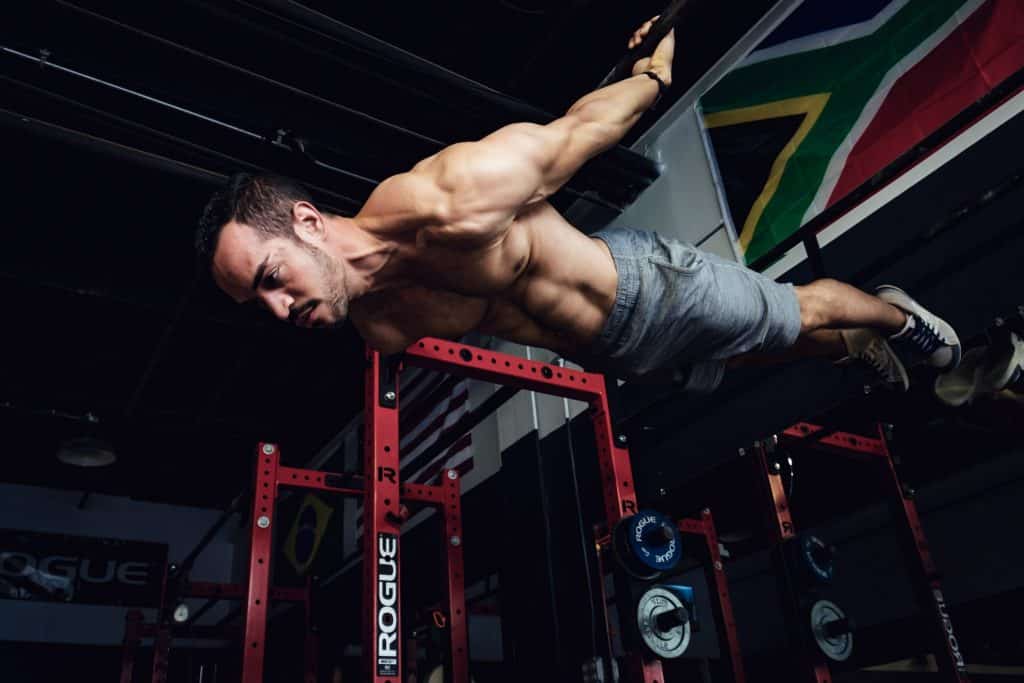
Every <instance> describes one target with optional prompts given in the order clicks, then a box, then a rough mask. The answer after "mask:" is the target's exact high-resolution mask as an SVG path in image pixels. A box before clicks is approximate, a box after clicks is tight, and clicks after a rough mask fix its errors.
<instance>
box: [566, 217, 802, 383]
mask: <svg viewBox="0 0 1024 683" xmlns="http://www.w3.org/2000/svg"><path fill="white" fill-rule="evenodd" d="M593 237H596V238H598V239H600V240H601V241H603V242H604V243H605V244H607V245H608V249H609V250H610V251H611V253H612V257H613V259H614V260H615V267H616V269H617V270H618V276H619V283H618V288H617V290H616V293H615V305H614V307H613V308H612V311H611V314H610V315H609V316H608V320H607V321H606V323H605V326H604V329H603V330H602V332H601V334H600V335H599V336H598V338H597V339H596V340H595V342H594V345H593V347H592V348H591V349H590V350H589V352H588V353H587V354H586V356H587V357H590V358H592V359H594V360H596V364H597V365H598V366H601V367H602V368H603V369H606V370H609V371H611V372H613V373H614V374H617V375H619V376H621V377H641V376H643V375H647V374H649V373H652V372H658V373H665V372H671V373H672V375H673V380H674V381H676V382H677V383H679V384H681V385H682V386H683V387H684V388H685V389H686V390H688V391H695V392H710V391H713V390H714V389H715V388H717V387H718V385H719V384H720V383H721V381H722V376H723V375H724V373H725V361H726V360H728V359H729V358H732V357H734V356H737V355H739V354H742V353H747V352H749V351H779V350H782V349H786V348H788V347H790V346H792V345H793V343H794V342H795V341H796V338H797V336H798V335H799V334H800V305H799V303H798V302H797V298H796V292H795V291H794V290H793V285H790V284H780V283H778V282H775V281H774V280H771V279H769V278H767V277H765V276H763V275H761V274H760V273H757V272H755V271H753V270H750V269H749V268H746V267H744V266H741V265H739V264H738V263H736V262H734V261H727V260H725V259H722V258H719V257H717V256H714V255H713V254H708V253H705V252H702V251H700V250H698V249H697V248H696V247H693V246H691V245H689V244H684V243H682V242H677V241H675V240H670V239H665V238H664V237H661V236H659V235H657V234H656V233H651V232H641V231H637V230H624V229H613V230H602V231H600V232H597V233H595V234H594V235H593ZM585 362H586V360H585V359H584V363H585Z"/></svg>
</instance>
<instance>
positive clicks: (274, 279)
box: [263, 268, 281, 289]
mask: <svg viewBox="0 0 1024 683" xmlns="http://www.w3.org/2000/svg"><path fill="white" fill-rule="evenodd" d="M279 284H281V280H280V268H274V269H273V270H272V271H270V272H269V273H267V275H266V277H264V278H263V286H264V287H267V288H268V289H273V288H274V287H277V286H278V285H279Z"/></svg>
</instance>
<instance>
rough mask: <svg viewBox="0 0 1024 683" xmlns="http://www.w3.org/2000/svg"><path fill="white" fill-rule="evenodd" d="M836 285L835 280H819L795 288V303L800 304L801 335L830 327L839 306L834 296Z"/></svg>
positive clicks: (837, 283)
mask: <svg viewBox="0 0 1024 683" xmlns="http://www.w3.org/2000/svg"><path fill="white" fill-rule="evenodd" d="M838 285H839V282H838V281H836V280H830V279H821V280H815V281H814V282H811V283H810V284H806V285H802V286H798V287H796V288H795V289H796V296H797V301H799V302H800V332H801V333H806V332H813V331H814V330H820V329H822V328H826V327H829V326H830V324H831V323H832V321H833V320H834V319H835V315H836V306H837V305H838V304H839V302H838V301H837V296H836V290H837V288H838Z"/></svg>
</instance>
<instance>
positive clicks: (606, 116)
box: [566, 73, 659, 151]
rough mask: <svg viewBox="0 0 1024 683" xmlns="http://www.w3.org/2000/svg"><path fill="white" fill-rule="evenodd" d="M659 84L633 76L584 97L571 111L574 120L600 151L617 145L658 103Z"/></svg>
mask: <svg viewBox="0 0 1024 683" xmlns="http://www.w3.org/2000/svg"><path fill="white" fill-rule="evenodd" d="M658 92H659V88H658V82H657V81H655V80H654V79H653V78H650V77H649V76H646V75H644V74H642V73H641V74H638V75H636V76H631V77H630V78H626V79H624V80H621V81H619V82H617V83H612V84H611V85H608V86H605V87H604V88H601V89H600V90H595V91H593V92H591V93H588V94H586V95H584V96H583V97H581V98H580V99H579V100H577V102H576V103H575V104H573V105H572V107H570V108H569V111H568V112H567V113H566V117H567V118H571V119H573V120H574V121H575V122H576V125H578V126H579V127H581V128H585V129H587V133H588V135H590V136H594V137H596V138H597V140H598V142H599V145H600V149H601V151H603V150H605V149H608V148H609V147H611V146H613V145H615V144H616V143H618V142H619V140H621V139H622V138H623V136H625V134H626V133H627V132H628V131H629V129H630V128H632V127H633V126H634V125H635V124H636V122H637V121H639V120H640V117H641V116H642V115H643V114H644V112H646V111H647V110H648V109H650V108H651V106H652V105H653V104H654V102H655V101H656V100H657V99H658Z"/></svg>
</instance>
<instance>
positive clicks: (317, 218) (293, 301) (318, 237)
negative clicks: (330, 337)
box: [196, 173, 348, 326]
mask: <svg viewBox="0 0 1024 683" xmlns="http://www.w3.org/2000/svg"><path fill="white" fill-rule="evenodd" d="M329 238H330V235H329V233H328V225H327V219H326V218H325V216H324V215H323V214H321V213H320V212H319V211H318V210H317V208H316V207H315V206H314V205H313V203H312V197H311V196H310V194H309V192H308V191H307V190H306V189H305V188H304V187H302V186H301V185H299V184H298V183H296V182H294V181H292V180H289V179H287V178H282V177H279V176H272V175H250V174H247V173H239V174H237V175H234V176H232V177H231V178H230V179H229V180H228V182H227V184H226V185H225V186H224V187H223V188H221V189H220V190H218V191H217V192H216V193H214V195H213V196H212V197H211V198H210V201H209V202H208V203H207V205H206V208H205V209H204V210H203V215H202V218H201V219H200V220H199V228H198V230H197V231H196V250H197V251H198V253H199V257H200V261H201V262H202V263H203V264H204V265H205V266H206V267H208V268H210V270H211V272H212V274H213V279H214V280H215V281H216V283H217V286H219V287H220V288H221V289H222V290H224V292H226V293H227V294H228V296H230V297H231V298H232V299H234V300H235V301H237V302H239V303H245V302H249V301H254V302H256V303H258V304H260V305H262V306H264V307H265V308H267V309H268V310H269V311H270V312H271V313H273V314H274V315H275V316H276V317H278V318H280V319H282V320H290V321H292V322H294V323H295V324H298V325H302V326H323V325H334V324H339V323H341V322H343V321H344V320H345V317H346V315H347V314H348V287H347V278H346V269H345V266H344V264H343V263H339V262H338V261H337V260H336V259H335V258H334V257H333V256H332V255H331V252H330V249H329V246H330V239H329Z"/></svg>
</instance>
